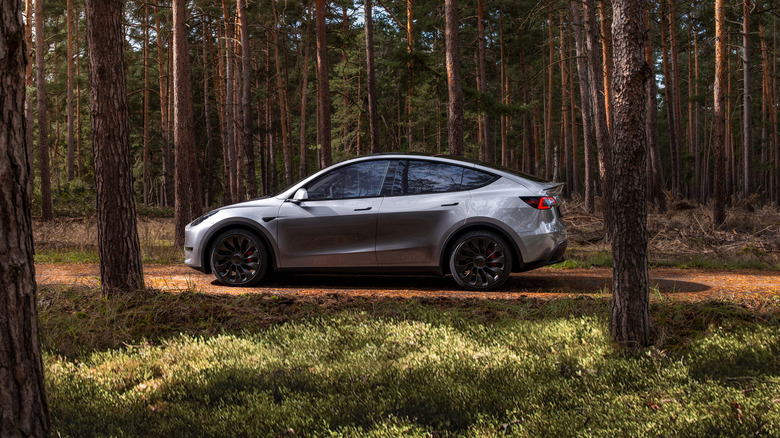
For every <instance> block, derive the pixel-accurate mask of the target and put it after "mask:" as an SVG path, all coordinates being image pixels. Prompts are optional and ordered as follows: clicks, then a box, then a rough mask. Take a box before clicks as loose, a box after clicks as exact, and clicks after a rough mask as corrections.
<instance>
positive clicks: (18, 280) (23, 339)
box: [0, 1, 49, 437]
mask: <svg viewBox="0 0 780 438" xmlns="http://www.w3.org/2000/svg"><path fill="white" fill-rule="evenodd" d="M20 6H21V2H20V1H12V2H2V3H0V17H3V25H2V26H0V102H2V105H3V110H2V111H0V136H2V137H1V138H2V139H1V140H0V157H3V158H2V160H0V224H2V229H3V236H2V238H1V240H2V243H0V290H2V291H3V292H2V299H0V333H2V336H0V412H2V415H0V436H31V437H45V436H48V435H49V412H48V411H49V408H48V404H47V402H46V393H45V382H44V376H43V361H42V358H41V350H40V346H39V337H40V335H39V333H38V316H37V312H38V311H37V308H36V306H37V302H38V300H37V298H36V285H35V262H34V260H33V238H32V220H31V217H30V216H31V199H30V195H31V193H30V188H29V180H30V179H33V177H34V175H33V170H32V160H31V159H30V158H31V157H30V154H29V150H28V147H27V144H26V143H27V141H28V133H27V130H26V126H25V124H26V120H25V100H26V98H25V63H26V62H27V53H26V47H25V27H24V24H23V22H22V11H21V8H20ZM27 7H28V8H29V2H28V3H27ZM28 10H29V9H28ZM36 15H37V13H36ZM39 65H40V64H39Z"/></svg>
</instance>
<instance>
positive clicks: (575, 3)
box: [569, 0, 595, 212]
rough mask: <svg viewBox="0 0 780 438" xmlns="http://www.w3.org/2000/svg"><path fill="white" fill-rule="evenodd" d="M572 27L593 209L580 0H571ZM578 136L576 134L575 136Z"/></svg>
mask: <svg viewBox="0 0 780 438" xmlns="http://www.w3.org/2000/svg"><path fill="white" fill-rule="evenodd" d="M569 5H570V6H571V16H572V25H573V26H572V27H573V29H574V45H575V48H576V51H577V75H578V77H579V81H580V98H581V105H580V111H581V112H582V131H583V139H584V142H585V150H584V155H585V210H586V211H588V212H592V211H593V207H594V206H593V198H594V193H593V189H594V188H595V187H594V186H595V181H594V177H593V135H592V133H593V110H592V107H591V94H590V85H589V84H588V68H587V66H586V64H587V63H586V61H585V49H584V47H583V42H582V9H581V8H580V3H579V0H570V1H569ZM573 137H576V136H573Z"/></svg>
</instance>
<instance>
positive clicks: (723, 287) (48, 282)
mask: <svg viewBox="0 0 780 438" xmlns="http://www.w3.org/2000/svg"><path fill="white" fill-rule="evenodd" d="M144 276H145V280H146V284H147V286H148V287H149V288H152V289H157V290H161V291H169V292H177V291H185V290H186V291H188V292H195V293H206V294H226V295H239V294H247V293H250V294H254V293H257V294H272V295H276V296H284V297H301V298H305V297H318V296H333V295H334V294H342V293H343V294H349V295H353V296H361V297H382V298H412V297H428V298H451V299H458V298H479V299H503V300H506V299H516V298H544V299H549V298H560V297H577V296H583V297H585V296H603V295H604V294H608V293H609V289H610V286H611V282H612V279H611V276H612V271H611V269H609V268H571V269H555V268H544V269H539V270H536V271H531V272H526V273H522V274H513V275H512V277H511V278H510V280H509V281H508V282H507V283H506V284H505V285H504V286H503V287H502V288H501V290H499V291H497V292H473V291H464V290H460V289H458V288H457V287H456V285H455V283H454V282H453V281H452V279H449V278H437V277H398V276H366V275H358V276H355V275H350V276H345V275H274V276H273V277H272V278H271V279H269V281H266V282H264V283H263V284H262V285H261V286H257V287H253V288H241V287H227V286H223V285H221V284H219V283H218V282H217V281H216V280H215V279H214V277H213V276H212V275H206V274H202V273H200V272H197V271H194V270H192V269H190V268H188V267H186V266H172V265H146V266H145V267H144ZM36 280H37V282H38V284H39V285H40V286H43V287H57V286H65V287H68V286H86V287H96V286H97V285H98V284H99V280H100V271H99V268H98V265H97V264H94V263H44V264H38V265H37V266H36ZM650 285H651V291H652V292H653V294H660V295H662V296H664V297H666V298H673V299H681V300H715V299H733V298H737V299H739V300H740V301H741V300H750V299H752V298H755V299H761V298H764V297H770V296H780V272H778V271H771V270H757V269H680V268H652V269H651V270H650Z"/></svg>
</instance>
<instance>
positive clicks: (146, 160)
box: [68, 0, 151, 205]
mask: <svg viewBox="0 0 780 438" xmlns="http://www.w3.org/2000/svg"><path fill="white" fill-rule="evenodd" d="M68 1H70V0H68ZM143 27H144V47H143V57H144V150H143V177H142V178H143V190H144V195H143V200H144V205H149V190H150V189H151V181H149V6H148V5H146V6H144V20H143ZM68 106H70V104H68ZM68 123H70V122H68ZM70 131H71V128H70V126H69V127H68V137H70ZM68 143H70V138H69V139H68ZM68 151H70V146H68ZM69 166H70V165H69ZM68 173H69V174H70V170H68Z"/></svg>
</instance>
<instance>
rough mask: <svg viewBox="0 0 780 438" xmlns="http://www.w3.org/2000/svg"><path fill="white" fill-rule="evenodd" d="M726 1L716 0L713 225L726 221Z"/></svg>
mask: <svg viewBox="0 0 780 438" xmlns="http://www.w3.org/2000/svg"><path fill="white" fill-rule="evenodd" d="M723 2H724V0H715V91H714V93H715V96H714V108H713V121H712V123H713V131H714V132H713V147H714V148H715V168H714V172H713V175H714V176H715V187H714V199H713V202H712V222H713V224H714V225H715V226H719V225H721V224H722V223H723V222H724V221H725V220H726V182H725V180H724V176H725V174H726V157H725V155H726V111H725V110H726V94H725V93H724V91H725V90H724V87H725V85H726V84H725V82H726V56H727V54H726V14H725V8H724V5H723Z"/></svg>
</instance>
